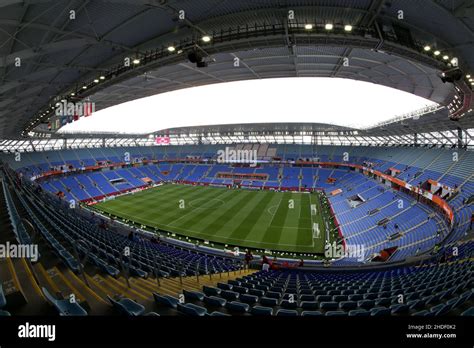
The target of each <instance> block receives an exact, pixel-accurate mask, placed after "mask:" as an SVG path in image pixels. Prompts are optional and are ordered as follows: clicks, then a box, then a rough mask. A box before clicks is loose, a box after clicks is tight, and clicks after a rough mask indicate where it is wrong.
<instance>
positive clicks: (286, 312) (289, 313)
mask: <svg viewBox="0 0 474 348" xmlns="http://www.w3.org/2000/svg"><path fill="white" fill-rule="evenodd" d="M276 316H277V317H297V316H298V312H297V311H295V310H294V309H279V310H278V311H277V312H276Z"/></svg>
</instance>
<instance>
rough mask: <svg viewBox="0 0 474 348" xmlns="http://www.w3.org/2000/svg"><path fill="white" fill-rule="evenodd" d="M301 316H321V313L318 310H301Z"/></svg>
mask: <svg viewBox="0 0 474 348" xmlns="http://www.w3.org/2000/svg"><path fill="white" fill-rule="evenodd" d="M301 316H302V317H321V316H323V313H321V312H320V311H303V312H301Z"/></svg>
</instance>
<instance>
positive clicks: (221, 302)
mask: <svg viewBox="0 0 474 348" xmlns="http://www.w3.org/2000/svg"><path fill="white" fill-rule="evenodd" d="M203 300H204V303H206V304H208V305H209V306H214V307H224V306H225V304H226V303H227V301H226V300H225V299H223V298H220V297H217V296H204V299H203Z"/></svg>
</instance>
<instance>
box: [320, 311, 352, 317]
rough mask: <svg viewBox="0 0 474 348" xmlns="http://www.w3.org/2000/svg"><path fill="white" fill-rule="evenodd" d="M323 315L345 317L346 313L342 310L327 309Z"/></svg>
mask: <svg viewBox="0 0 474 348" xmlns="http://www.w3.org/2000/svg"><path fill="white" fill-rule="evenodd" d="M324 315H325V316H327V317H347V313H346V312H344V311H328V312H326V313H325V314H324Z"/></svg>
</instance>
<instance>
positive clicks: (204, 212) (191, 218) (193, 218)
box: [166, 188, 231, 233]
mask: <svg viewBox="0 0 474 348" xmlns="http://www.w3.org/2000/svg"><path fill="white" fill-rule="evenodd" d="M230 192H231V191H230V190H227V189H218V188H215V189H210V190H209V191H208V192H204V193H203V194H202V195H200V196H198V197H197V198H199V199H203V200H206V199H220V198H219V197H222V196H226V195H229V193H230ZM216 193H217V195H216ZM197 198H196V199H197ZM189 203H190V202H188V205H189ZM188 207H189V209H191V210H187V209H186V211H185V212H184V211H181V212H180V211H178V213H177V214H174V215H173V216H172V219H169V218H167V219H166V224H169V225H174V226H171V227H169V228H170V229H173V228H175V227H178V228H184V229H185V228H186V226H188V225H189V223H190V222H191V227H192V228H191V229H193V230H196V228H198V227H199V226H202V225H201V224H200V221H201V220H202V219H204V218H205V217H206V216H208V215H210V214H212V213H210V211H211V212H212V209H211V208H210V209H196V208H195V207H192V206H188ZM183 210H185V209H183ZM183 214H187V215H186V216H185V217H183ZM181 217H182V218H183V219H182V220H180V221H179V223H177V224H174V221H175V220H177V219H180V218H181ZM190 233H192V232H190Z"/></svg>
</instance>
